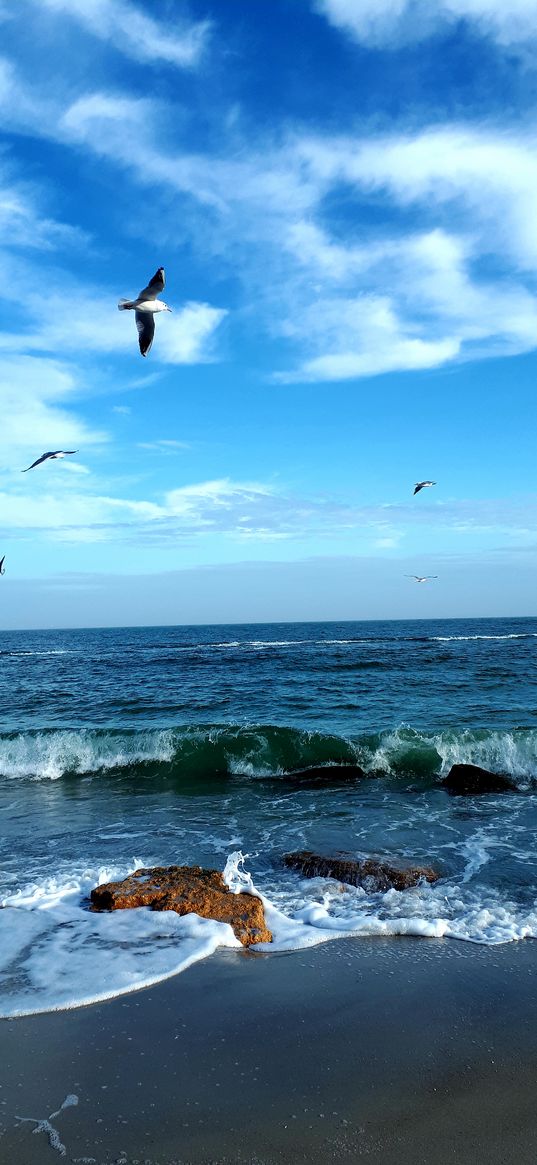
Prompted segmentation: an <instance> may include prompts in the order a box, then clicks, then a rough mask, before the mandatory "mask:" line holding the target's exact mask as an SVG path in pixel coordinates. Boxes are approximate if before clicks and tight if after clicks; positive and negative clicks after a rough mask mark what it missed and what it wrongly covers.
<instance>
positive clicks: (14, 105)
mask: <svg viewBox="0 0 537 1165" xmlns="http://www.w3.org/2000/svg"><path fill="white" fill-rule="evenodd" d="M0 79H1V78H0ZM46 101H48V103H49V105H51V103H52V106H53V108H52V107H51V108H50V110H49V116H46V117H43V105H42V103H41V102H40V100H39V95H36V94H35V93H32V92H31V91H30V87H29V85H27V84H26V83H25V82H24V81H23V80H21V78H20V77H18V76H17V74H16V73H15V72H13V71H12V72H11V73H9V72H6V71H4V98H3V102H2V86H1V85H0V107H2V104H3V109H4V112H5V115H6V117H7V118H8V120H9V119H10V118H11V119H14V120H15V122H16V123H17V124H19V125H20V126H21V127H22V126H24V128H25V130H26V131H27V132H32V133H35V134H37V135H42V134H44V135H47V136H48V135H50V136H53V137H54V138H55V140H57V141H60V142H61V143H62V144H63V145H64V146H66V147H68V148H74V149H80V148H83V149H84V150H87V151H90V152H91V153H95V154H97V155H98V156H99V157H100V158H103V159H105V160H106V162H107V163H108V164H109V165H110V167H112V168H113V169H114V170H117V169H118V168H119V169H120V170H121V171H122V172H123V173H127V174H128V175H129V177H130V179H132V180H133V181H134V183H135V184H136V186H139V187H143V188H151V190H152V194H153V198H154V199H155V201H156V204H158V201H159V200H160V199H161V198H162V199H164V200H165V206H166V216H167V223H168V229H169V230H172V229H173V222H174V215H175V216H177V217H178V218H180V219H181V225H183V221H184V214H185V210H186V211H187V212H189V211H191V210H192V208H193V207H198V209H199V210H200V219H199V220H196V218H195V216H194V218H192V217H190V219H189V222H190V225H191V229H192V232H193V235H194V237H195V238H196V242H197V244H199V252H200V255H205V257H206V258H207V260H208V261H209V260H212V258H213V256H214V255H215V254H218V259H219V270H220V272H222V271H225V272H227V274H228V275H232V276H233V278H234V279H235V280H236V279H238V280H240V284H241V297H242V303H241V304H239V312H240V313H241V316H240V318H241V321H242V326H243V327H249V326H250V322H251V320H252V319H253V318H254V317H255V321H256V327H258V328H259V327H260V328H261V329H262V330H263V331H264V332H265V334H267V335H270V336H271V337H276V338H277V339H278V340H279V341H280V342H283V344H282V350H281V359H280V361H279V368H278V370H277V373H276V378H277V379H278V380H280V381H283V382H285V381H287V382H293V381H300V380H302V381H324V380H343V379H356V378H360V377H363V376H372V375H377V374H381V373H385V372H396V371H410V370H411V371H416V370H420V369H429V368H434V367H439V366H442V365H444V364H446V363H448V362H452V361H461V360H469V359H473V358H476V357H479V358H483V357H487V356H491V355H511V354H514V353H522V352H528V351H531V350H532V349H534V348H535V347H536V346H537V280H536V271H535V266H536V263H537V228H536V226H535V216H534V191H535V187H536V183H537V163H536V161H535V144H536V142H537V129H536V127H535V126H533V127H531V126H530V127H528V128H527V129H526V130H525V132H524V133H522V132H516V131H513V130H511V129H510V130H506V129H500V128H498V127H483V126H472V125H468V124H465V125H464V126H462V125H457V124H452V123H448V124H445V125H440V126H435V127H434V128H431V129H430V128H427V127H426V128H424V129H422V130H420V131H417V132H416V131H415V132H413V133H404V132H392V133H389V134H386V133H382V134H381V133H378V132H374V133H372V132H369V133H365V132H364V131H363V130H360V131H352V130H350V131H349V132H347V133H346V134H339V135H337V136H335V135H324V136H321V135H312V134H306V133H304V132H298V131H295V132H292V131H286V132H285V133H282V135H281V136H280V139H279V140H278V141H275V140H274V139H273V140H271V141H270V143H264V142H261V141H259V140H255V141H254V140H248V139H246V140H245V141H243V142H241V149H240V150H237V149H236V142H235V143H234V146H235V148H234V149H231V148H229V149H226V142H225V141H223V143H222V145H221V148H220V149H219V151H218V152H216V151H215V150H214V149H212V150H209V149H207V150H206V151H205V152H201V151H198V152H193V151H192V150H188V149H186V148H185V147H184V145H183V141H182V135H179V137H178V138H177V140H176V142H175V144H172V143H171V142H170V138H169V135H167V136H166V135H163V133H162V131H161V122H162V114H163V112H165V110H164V107H161V105H160V103H159V102H158V101H157V100H155V99H148V98H138V97H133V96H132V95H131V94H128V93H106V92H93V93H85V94H80V95H79V96H77V97H75V99H74V100H70V101H68V102H67V104H65V102H62V101H61V100H60V99H59V98H57V99H54V98H51V96H50V93H47V95H46ZM171 108H172V107H170V106H168V107H167V110H166V120H167V121H168V123H169V119H170V113H171ZM342 190H344V191H345V192H346V196H347V198H348V200H349V203H350V204H352V200H353V199H354V200H355V202H356V206H357V207H359V206H360V204H361V201H362V200H363V199H364V198H365V199H368V200H369V201H373V202H374V204H375V207H376V218H375V220H374V221H373V222H371V223H370V224H369V225H363V224H362V227H361V231H360V235H359V237H357V236H356V234H355V233H354V232H353V229H352V226H351V228H350V230H349V229H347V224H346V223H342V221H341V220H340V219H338V216H337V213H335V212H334V211H333V210H331V204H332V202H333V201H334V199H335V200H336V201H337V196H338V194H339V193H340V192H341V191H342ZM170 191H172V192H174V194H175V195H177V205H176V207H175V208H174V209H171V208H170V202H169V192H170ZM201 209H202V210H203V213H202V214H201ZM409 214H411V216H412V218H413V225H412V226H409V224H408V216H409ZM418 224H419V225H418ZM111 294H112V293H111ZM92 298H93V297H92V295H91V293H90V294H89V295H88V293H87V289H82V292H81V294H80V295H78V296H77V297H75V299H74V304H73V302H71V303H70V304H69V309H68V312H67V305H66V303H65V300H64V299H63V298H62V295H61V293H59V292H58V293H57V295H56V301H57V303H58V310H57V312H56V315H55V318H54V320H53V321H52V322H51V321H50V320H47V321H46V322H45V323H44V324H40V326H38V327H37V328H33V329H31V328H29V329H28V332H27V333H21V332H18V333H16V334H15V336H14V337H12V338H11V339H9V338H8V339H7V340H6V339H4V340H3V344H4V345H6V344H7V346H8V347H20V346H21V345H22V347H23V348H25V349H26V350H30V351H32V350H35V349H36V348H42V347H44V348H45V349H46V350H49V349H53V350H57V345H58V344H66V345H67V350H69V345H71V346H72V347H74V346H75V345H77V346H79V347H80V348H81V349H82V350H85V351H91V350H94V351H113V350H121V349H126V348H127V346H128V344H130V343H132V338H131V336H130V335H129V329H128V327H126V325H125V321H124V320H119V319H117V318H116V317H115V316H114V313H109V312H107V313H105V311H104V309H103V308H101V307H100V306H98V305H96V304H95V303H94V302H92ZM70 299H71V301H72V300H73V297H72V296H71V297H70ZM29 306H30V308H31V307H32V304H31V300H30V303H29ZM227 311H228V309H227V308H226V307H225V306H213V305H211V304H210V303H206V302H205V303H187V304H185V305H183V307H182V308H181V311H180V312H179V313H178V314H176V315H175V316H173V317H169V318H167V319H166V320H165V321H159V325H160V324H161V325H162V326H158V337H157V339H158V344H155V349H154V353H153V354H152V358H154V359H156V360H162V361H164V362H167V363H171V364H174V363H194V362H197V361H204V360H211V359H213V358H214V356H215V348H214V340H215V338H216V337H217V335H218V329H219V327H220V325H221V324H222V322H223V320H224V319H225V317H226V315H227ZM66 313H67V314H66ZM35 314H36V316H37V314H38V313H37V310H35Z"/></svg>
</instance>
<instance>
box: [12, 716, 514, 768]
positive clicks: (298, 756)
mask: <svg viewBox="0 0 537 1165" xmlns="http://www.w3.org/2000/svg"><path fill="white" fill-rule="evenodd" d="M456 763H472V764H478V765H481V766H482V767H484V768H488V769H491V770H493V771H495V772H502V773H508V774H510V775H511V776H513V777H515V778H519V779H520V781H521V782H522V783H523V782H524V781H527V780H528V779H531V778H537V728H513V729H511V730H491V729H450V730H443V731H440V732H421V731H418V730H416V729H413V728H411V727H408V726H400V727H398V728H395V729H393V730H391V731H385V732H381V733H372V734H367V735H361V736H356V737H341V736H337V735H330V734H324V733H321V732H307V731H304V730H303V729H298V728H285V727H284V728H281V727H276V726H272V725H252V726H243V725H233V724H230V725H201V726H194V725H185V726H182V727H176V728H166V729H144V730H140V731H126V730H113V729H49V730H45V731H35V732H24V733H19V734H17V733H4V734H0V777H4V778H8V779H11V780H17V779H18V780H24V779H29V780H57V779H59V778H62V777H82V776H85V777H89V776H95V777H98V776H99V775H104V774H106V773H108V774H110V775H111V776H112V775H113V776H114V777H117V778H121V777H129V778H131V779H132V778H135V779H144V778H145V779H148V778H151V777H157V776H160V777H163V778H166V777H170V778H171V777H173V778H174V779H175V780H177V781H182V780H184V781H185V782H187V781H192V780H193V781H199V780H210V779H216V778H219V777H220V778H221V777H233V776H246V777H250V778H256V777H257V778H262V777H267V776H285V775H286V774H289V773H292V772H293V771H295V770H298V769H305V768H309V767H312V766H317V767H318V766H323V765H326V766H330V765H331V764H332V765H334V764H337V765H342V764H355V765H356V764H358V765H360V766H361V767H362V768H363V769H365V770H366V771H368V772H380V773H385V774H388V775H393V776H402V777H405V776H410V777H413V778H421V779H427V778H431V779H433V778H434V777H435V776H438V775H442V774H444V773H446V772H447V771H448V770H449V769H450V768H451V765H453V764H456ZM329 776H330V773H329V771H328V772H327V778H329Z"/></svg>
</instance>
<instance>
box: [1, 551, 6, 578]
mask: <svg viewBox="0 0 537 1165" xmlns="http://www.w3.org/2000/svg"><path fill="white" fill-rule="evenodd" d="M5 561H6V556H5V554H4V557H3V558H0V574H5V573H6V572H5V569H4V562H5Z"/></svg>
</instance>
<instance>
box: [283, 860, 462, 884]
mask: <svg viewBox="0 0 537 1165" xmlns="http://www.w3.org/2000/svg"><path fill="white" fill-rule="evenodd" d="M283 861H284V865H286V866H289V867H290V868H291V869H292V870H299V871H300V873H301V874H304V877H306V878H336V879H337V881H338V882H346V883H347V884H348V885H349V886H363V887H364V889H367V890H382V891H384V890H391V889H395V890H407V889H408V888H409V886H417V884H418V882H421V881H422V879H423V880H425V881H426V882H436V881H437V879H438V878H439V877H440V874H438V873H437V871H436V870H433V869H432V868H431V867H430V866H406V867H404V866H401V867H398V866H392V865H388V863H387V862H380V861H376V859H375V858H364V859H360V858H351V857H347V856H346V855H343V854H342V855H341V856H339V857H331V858H328V857H323V856H322V855H320V854H314V853H311V851H310V850H299V851H298V852H297V853H292V854H284V855H283Z"/></svg>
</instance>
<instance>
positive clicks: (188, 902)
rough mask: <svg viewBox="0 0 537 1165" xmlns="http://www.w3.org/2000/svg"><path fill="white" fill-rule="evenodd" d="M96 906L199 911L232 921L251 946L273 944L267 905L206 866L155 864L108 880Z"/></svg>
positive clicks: (99, 890)
mask: <svg viewBox="0 0 537 1165" xmlns="http://www.w3.org/2000/svg"><path fill="white" fill-rule="evenodd" d="M90 899H91V908H92V910H126V909H130V908H132V907H136V906H150V907H151V909H152V910H174V911H175V913H176V914H199V915H201V917H202V918H212V919H214V920H215V921H216V922H228V923H230V925H231V926H232V927H233V930H234V933H235V935H236V936H237V938H238V939H239V940H240V942H241V943H242V944H243V946H245V947H249V946H251V945H252V944H253V943H270V942H272V934H271V932H270V930H268V928H267V925H266V922H265V914H264V911H263V904H262V902H261V899H260V898H255V897H254V896H253V895H252V894H232V893H231V891H230V890H229V888H228V887H227V886H226V883H225V882H224V879H223V877H222V874H221V873H220V871H219V870H204V869H202V867H201V866H153V867H152V868H151V869H140V870H135V871H134V873H133V874H129V876H128V878H124V879H123V881H122V882H106V883H105V884H104V885H102V886H96V887H95V889H94V890H92V891H91V894H90Z"/></svg>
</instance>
